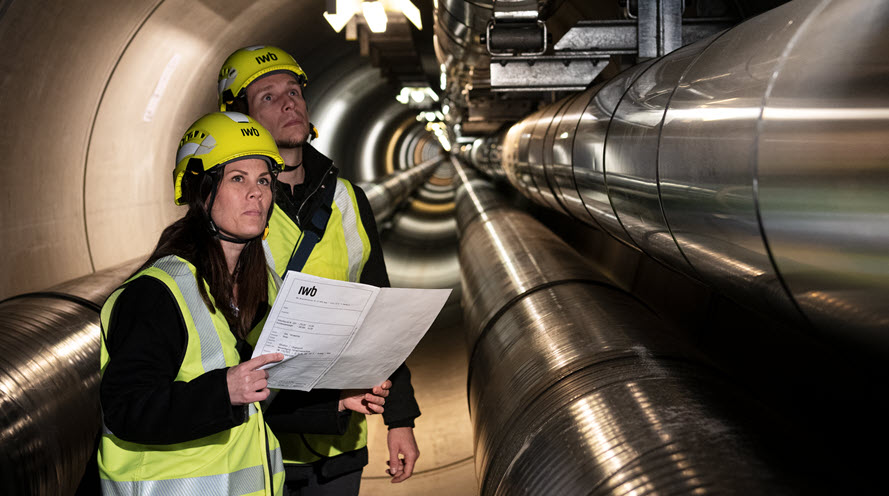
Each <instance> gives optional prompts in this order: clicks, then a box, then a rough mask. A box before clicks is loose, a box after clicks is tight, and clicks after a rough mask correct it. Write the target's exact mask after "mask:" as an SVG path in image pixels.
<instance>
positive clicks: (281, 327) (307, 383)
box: [253, 271, 451, 391]
mask: <svg viewBox="0 0 889 496" xmlns="http://www.w3.org/2000/svg"><path fill="white" fill-rule="evenodd" d="M450 292H451V290H450V289H407V288H378V287H376V286H371V285H368V284H360V283H353V282H345V281H337V280H333V279H325V278H323V277H317V276H312V275H308V274H303V273H301V272H294V271H289V272H288V273H287V274H286V276H285V278H284V284H282V286H281V288H280V290H279V291H278V296H277V298H276V299H275V302H274V304H273V305H272V310H271V312H269V316H268V319H267V320H266V323H265V325H264V326H263V329H262V334H261V335H260V337H259V340H258V341H257V343H256V347H255V349H254V351H253V356H254V357H256V356H259V355H264V354H266V353H276V352H277V353H283V354H284V360H283V361H282V362H279V363H276V364H272V365H270V366H267V367H266V370H267V371H268V372H269V387H270V388H276V389H297V390H300V391H309V390H311V389H315V388H324V389H367V388H371V387H373V386H376V385H377V384H380V383H381V382H383V381H385V380H386V379H387V378H388V377H389V376H390V375H392V373H393V372H395V369H397V368H398V366H399V365H401V363H402V362H404V360H405V359H406V358H407V357H408V355H410V353H411V351H413V349H414V347H415V346H416V345H417V343H418V342H419V341H420V339H421V338H422V337H423V335H425V334H426V331H427V330H429V327H430V326H431V325H432V322H433V321H434V320H435V317H436V316H438V313H439V312H440V311H441V309H442V307H444V304H445V302H446V301H447V299H448V295H449V294H450Z"/></svg>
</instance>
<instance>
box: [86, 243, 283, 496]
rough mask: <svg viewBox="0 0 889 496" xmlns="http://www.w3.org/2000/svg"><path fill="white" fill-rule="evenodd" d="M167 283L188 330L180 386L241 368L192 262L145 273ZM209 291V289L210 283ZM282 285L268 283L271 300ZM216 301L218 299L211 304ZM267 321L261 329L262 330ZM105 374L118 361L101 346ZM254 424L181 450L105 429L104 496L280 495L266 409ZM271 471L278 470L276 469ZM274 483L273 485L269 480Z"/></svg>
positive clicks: (160, 264)
mask: <svg viewBox="0 0 889 496" xmlns="http://www.w3.org/2000/svg"><path fill="white" fill-rule="evenodd" d="M142 276H147V277H154V278H155V279H157V280H159V281H161V282H162V283H164V284H165V285H166V286H167V287H168V288H169V289H170V293H171V294H172V295H173V297H174V298H175V299H176V303H178V305H179V310H180V312H182V317H183V320H184V321H185V324H186V327H187V330H188V340H187V344H186V349H185V356H184V358H183V360H182V365H181V366H180V368H179V373H178V374H177V376H176V379H175V380H177V381H184V382H187V381H190V380H192V379H195V378H196V377H198V376H200V375H202V374H204V373H206V372H208V371H211V370H216V369H220V368H224V367H232V366H235V365H237V364H238V363H240V356H239V354H238V351H237V349H236V348H235V346H236V343H237V339H236V338H235V336H234V335H233V334H232V333H231V331H230V329H229V326H228V322H226V320H225V317H224V316H223V315H222V312H218V311H217V312H216V313H212V314H211V313H210V311H209V310H208V309H207V307H206V305H205V304H204V300H203V299H202V298H201V296H200V293H199V292H198V286H197V278H196V276H195V268H194V266H193V265H191V264H190V263H188V262H186V261H185V260H183V259H181V258H179V257H175V256H167V257H164V258H161V259H159V260H158V261H157V262H155V263H154V265H153V266H151V267H149V268H147V269H145V270H143V271H141V272H139V273H138V274H136V275H135V276H133V277H132V278H130V279H129V280H128V281H127V282H129V281H132V280H133V279H135V278H137V277H142ZM205 284H206V283H205ZM125 287H126V283H124V285H123V286H121V287H120V288H118V289H117V290H116V291H115V292H114V293H112V294H111V296H110V297H108V300H107V301H106V302H105V304H104V306H103V307H102V313H101V320H102V328H103V329H105V330H106V331H107V329H108V325H109V323H110V320H111V314H112V310H113V308H114V305H115V303H116V301H117V298H118V297H119V296H120V294H121V293H122V292H123V290H124V288H125ZM276 294H277V286H276V285H275V282H274V279H273V278H272V277H271V276H270V277H269V301H274V297H275V295H276ZM211 300H212V297H211ZM263 323H264V320H263V322H260V323H259V325H258V326H257V327H258V328H259V329H261V328H262V324H263ZM100 353H101V362H100V363H101V371H102V373H103V374H104V372H105V369H106V367H107V366H108V363H109V360H110V358H111V357H109V355H108V350H107V349H106V347H105V340H104V339H103V340H102V345H101V352H100ZM248 410H249V419H248V420H247V421H246V422H245V423H243V424H241V425H239V426H236V427H233V428H232V429H229V430H226V431H223V432H219V433H216V434H211V435H209V436H205V437H202V438H200V439H195V440H192V441H186V442H182V443H176V444H165V445H145V444H139V443H131V442H128V441H124V440H122V439H120V438H118V437H116V436H115V435H114V433H112V432H111V431H110V430H109V429H108V428H107V427H105V426H104V425H103V434H102V439H101V442H100V444H99V454H98V464H99V476H100V478H101V484H102V493H103V494H113V495H116V496H117V495H130V494H132V495H140V496H144V495H169V494H214V495H232V496H234V495H239V496H240V495H256V496H260V495H264V496H272V495H280V494H282V493H283V484H284V465H283V463H282V458H281V448H280V446H279V444H278V440H277V439H276V438H275V435H274V434H273V433H272V431H271V429H269V428H268V427H267V426H266V424H265V420H264V419H263V415H262V411H261V409H260V406H259V403H251V404H250V405H248ZM269 464H271V466H270V465H269ZM269 474H272V475H271V478H272V480H271V481H270V480H269V478H270V475H269Z"/></svg>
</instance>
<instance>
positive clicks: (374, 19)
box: [361, 2, 388, 33]
mask: <svg viewBox="0 0 889 496" xmlns="http://www.w3.org/2000/svg"><path fill="white" fill-rule="evenodd" d="M361 12H362V13H363V14H364V20H365V21H367V27H368V28H370V32H371V33H385V32H386V21H387V20H388V17H387V16H386V8H385V7H383V2H361Z"/></svg>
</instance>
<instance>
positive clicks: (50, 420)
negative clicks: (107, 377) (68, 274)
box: [0, 263, 138, 496]
mask: <svg viewBox="0 0 889 496" xmlns="http://www.w3.org/2000/svg"><path fill="white" fill-rule="evenodd" d="M137 266H138V263H127V264H124V265H122V266H119V267H115V268H112V269H108V270H104V271H101V272H98V273H96V274H93V275H91V276H85V277H82V278H79V279H77V280H74V281H71V282H68V283H64V284H61V285H59V286H56V287H53V288H50V289H49V290H47V291H43V292H40V293H30V294H24V295H20V296H16V297H13V298H9V299H7V300H5V301H3V302H0V348H2V349H3V350H4V353H3V354H2V355H0V392H2V394H0V493H2V494H31V495H47V496H54V495H58V494H73V493H74V491H75V490H76V489H77V487H78V484H79V483H80V480H81V477H82V476H83V475H84V467H85V466H86V464H87V461H88V460H89V458H90V457H91V456H92V455H93V451H94V450H95V448H96V446H95V439H96V435H97V434H98V432H99V427H100V425H101V424H100V408H99V367H98V364H99V339H100V331H99V325H100V324H99V309H100V308H101V305H102V303H103V302H104V300H105V297H107V295H108V294H109V293H110V292H111V291H113V290H114V288H116V287H117V286H118V285H120V284H121V283H122V282H123V280H124V279H125V278H126V276H127V275H129V274H130V273H131V272H132V271H133V270H134V269H135V268H136V267H137ZM91 475H93V474H87V476H91Z"/></svg>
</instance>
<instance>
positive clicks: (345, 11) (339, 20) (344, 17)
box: [323, 0, 361, 33]
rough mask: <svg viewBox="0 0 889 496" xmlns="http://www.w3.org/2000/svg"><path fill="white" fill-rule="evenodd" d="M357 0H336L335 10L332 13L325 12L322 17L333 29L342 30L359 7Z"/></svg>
mask: <svg viewBox="0 0 889 496" xmlns="http://www.w3.org/2000/svg"><path fill="white" fill-rule="evenodd" d="M359 4H360V1H359V0H336V12H334V13H333V14H331V13H329V12H325V13H324V14H323V15H324V19H326V20H327V22H328V23H329V24H330V27H332V28H333V30H334V31H336V32H337V33H339V32H340V31H342V30H343V27H345V25H346V24H348V23H349V20H350V19H352V16H354V15H355V14H356V13H358V11H359V10H361V8H360V7H359Z"/></svg>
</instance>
